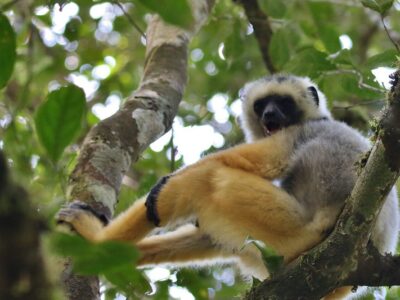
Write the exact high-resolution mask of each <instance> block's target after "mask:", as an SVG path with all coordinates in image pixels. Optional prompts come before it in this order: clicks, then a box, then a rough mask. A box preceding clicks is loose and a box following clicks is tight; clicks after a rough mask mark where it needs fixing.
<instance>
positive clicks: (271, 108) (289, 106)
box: [253, 95, 302, 136]
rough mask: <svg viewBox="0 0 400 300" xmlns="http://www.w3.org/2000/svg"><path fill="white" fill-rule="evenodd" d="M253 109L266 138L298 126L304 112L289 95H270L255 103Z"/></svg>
mask: <svg viewBox="0 0 400 300" xmlns="http://www.w3.org/2000/svg"><path fill="white" fill-rule="evenodd" d="M253 109H254V112H255V113H256V115H257V116H258V118H259V120H260V123H261V125H262V127H263V129H264V134H265V135H266V136H268V135H271V134H273V133H275V132H277V131H279V130H281V129H282V128H285V127H288V126H290V125H294V124H297V123H299V122H300V121H301V118H302V111H301V110H300V109H299V107H298V106H297V105H296V102H295V101H294V100H293V98H292V97H291V96H287V95H268V96H266V97H264V98H261V99H259V100H257V101H255V102H254V106H253Z"/></svg>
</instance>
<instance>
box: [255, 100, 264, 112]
mask: <svg viewBox="0 0 400 300" xmlns="http://www.w3.org/2000/svg"><path fill="white" fill-rule="evenodd" d="M264 107H265V103H264V101H262V100H257V101H256V102H254V105H253V109H254V112H255V113H256V114H261V113H262V111H263V109H264Z"/></svg>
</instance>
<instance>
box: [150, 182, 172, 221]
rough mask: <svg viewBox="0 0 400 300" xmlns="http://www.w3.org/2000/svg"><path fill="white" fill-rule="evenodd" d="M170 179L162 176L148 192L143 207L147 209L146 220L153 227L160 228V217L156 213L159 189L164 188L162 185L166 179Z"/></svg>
mask: <svg viewBox="0 0 400 300" xmlns="http://www.w3.org/2000/svg"><path fill="white" fill-rule="evenodd" d="M170 177H171V175H168V176H164V177H162V178H161V179H160V180H159V181H158V182H157V183H156V185H155V186H153V188H152V189H151V190H150V193H149V194H148V195H147V198H146V202H145V206H146V208H147V212H146V215H147V220H149V221H150V222H153V223H154V225H156V226H157V227H158V226H160V217H159V216H158V212H157V198H158V194H159V193H160V191H161V188H162V187H163V186H164V184H166V183H167V181H168V179H169V178H170Z"/></svg>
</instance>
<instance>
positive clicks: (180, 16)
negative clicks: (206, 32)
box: [138, 0, 193, 28]
mask: <svg viewBox="0 0 400 300" xmlns="http://www.w3.org/2000/svg"><path fill="white" fill-rule="evenodd" d="M138 1H139V2H140V3H141V4H142V5H143V6H145V7H147V8H148V9H149V10H150V11H152V12H155V13H157V14H159V15H160V17H161V18H163V20H164V21H165V22H168V23H171V24H173V25H177V26H179V27H183V28H188V27H190V25H191V24H192V23H193V16H192V11H191V9H190V6H189V4H188V2H187V0H138Z"/></svg>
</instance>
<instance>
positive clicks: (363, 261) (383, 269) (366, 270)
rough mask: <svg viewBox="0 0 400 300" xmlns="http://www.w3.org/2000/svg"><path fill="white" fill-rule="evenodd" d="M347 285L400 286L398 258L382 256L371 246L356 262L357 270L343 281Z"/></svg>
mask: <svg viewBox="0 0 400 300" xmlns="http://www.w3.org/2000/svg"><path fill="white" fill-rule="evenodd" d="M344 282H345V283H346V284H347V285H350V286H357V285H366V286H393V285H399V284H400V256H398V255H396V256H393V255H390V254H386V255H382V254H380V253H379V252H378V250H377V249H376V248H375V247H374V246H373V245H372V244H371V243H368V246H367V249H366V251H365V253H364V254H363V255H361V256H360V259H359V261H358V267H357V270H355V271H354V272H351V273H350V274H349V275H348V278H346V280H344Z"/></svg>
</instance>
